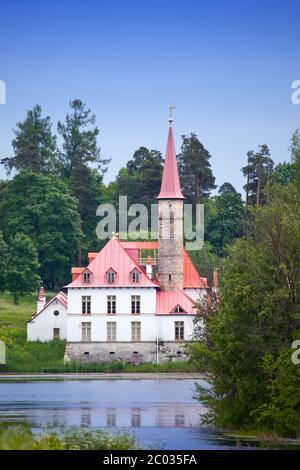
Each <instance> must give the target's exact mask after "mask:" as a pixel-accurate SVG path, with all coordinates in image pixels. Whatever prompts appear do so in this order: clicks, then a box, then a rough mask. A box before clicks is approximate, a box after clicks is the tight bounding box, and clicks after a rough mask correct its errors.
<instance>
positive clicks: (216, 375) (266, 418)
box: [192, 184, 300, 435]
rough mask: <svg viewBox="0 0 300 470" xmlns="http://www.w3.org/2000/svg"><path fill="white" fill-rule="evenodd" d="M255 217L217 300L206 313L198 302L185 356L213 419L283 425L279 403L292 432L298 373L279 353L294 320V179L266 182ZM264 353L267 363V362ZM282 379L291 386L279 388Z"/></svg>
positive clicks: (297, 241) (298, 311)
mask: <svg viewBox="0 0 300 470" xmlns="http://www.w3.org/2000/svg"><path fill="white" fill-rule="evenodd" d="M254 225H255V230H253V232H252V233H251V234H249V235H248V236H247V237H246V238H243V239H240V240H236V241H235V242H234V243H233V245H232V246H231V247H230V248H229V255H228V258H227V260H226V261H225V262H224V263H223V267H222V268H223V276H222V277H221V279H220V292H219V299H220V302H219V303H218V305H217V308H216V309H215V310H214V311H213V312H210V314H209V315H205V312H203V311H202V310H201V308H199V317H198V321H197V327H196V331H195V333H196V335H197V336H198V338H199V342H198V343H197V344H194V345H193V346H192V356H193V355H194V356H195V357H197V358H198V360H199V361H200V364H201V366H202V367H204V368H205V370H206V372H207V375H208V380H209V382H210V383H211V388H206V389H204V388H203V387H201V386H198V393H199V398H201V400H202V401H203V402H204V404H206V405H207V406H208V407H209V414H208V415H207V419H208V420H213V421H214V422H215V423H217V424H218V425H220V426H224V427H235V428H241V427H244V428H245V427H246V426H250V427H251V426H252V427H256V428H257V426H258V424H257V423H262V422H263V423H264V426H266V427H268V429H271V430H272V431H275V432H282V413H281V414H280V410H279V408H280V409H281V410H282V409H284V410H285V411H286V413H287V414H286V415H285V420H284V421H285V429H284V432H285V433H286V434H289V435H294V434H295V432H297V433H299V432H300V429H299V425H300V422H299V419H298V421H295V419H294V417H295V415H296V413H298V409H297V408H296V409H293V410H292V407H293V406H299V405H298V403H299V400H294V401H291V397H292V396H294V397H296V396H299V393H298V390H299V387H300V383H299V379H300V375H299V374H298V375H297V377H296V376H295V377H294V378H292V377H291V373H292V371H291V370H288V371H285V367H284V364H282V358H283V357H285V361H286V357H287V354H288V353H289V350H290V348H291V345H292V341H293V340H294V339H295V338H296V337H297V336H298V337H299V327H300V269H299V266H300V200H299V193H298V191H297V190H296V188H295V186H294V185H292V184H290V185H288V186H284V187H282V186H280V185H274V186H272V187H271V188H270V200H269V206H266V207H259V208H257V209H256V211H255V221H254ZM200 320H201V322H200ZM202 322H204V328H203V323H202ZM270 358H271V363H272V364H273V365H272V367H273V371H270V369H269V370H268V368H267V362H268V361H269V363H270ZM280 358H281V359H280ZM286 382H287V383H288V386H289V387H290V388H289V390H286V392H284V389H283V388H282V387H283V386H284V384H285V383H286ZM278 396H280V399H278ZM270 413H271V415H270ZM272 413H273V414H272ZM271 418H272V419H271ZM273 418H274V419H273ZM280 420H281V422H280Z"/></svg>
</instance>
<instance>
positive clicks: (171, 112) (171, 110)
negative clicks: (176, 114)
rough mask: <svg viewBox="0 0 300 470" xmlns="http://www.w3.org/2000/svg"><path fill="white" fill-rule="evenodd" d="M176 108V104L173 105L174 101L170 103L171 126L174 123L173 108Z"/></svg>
mask: <svg viewBox="0 0 300 470" xmlns="http://www.w3.org/2000/svg"><path fill="white" fill-rule="evenodd" d="M174 109H175V106H173V104H172V103H170V106H169V113H170V115H169V123H170V126H172V124H173V110H174Z"/></svg>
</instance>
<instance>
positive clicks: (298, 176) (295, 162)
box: [290, 129, 300, 189]
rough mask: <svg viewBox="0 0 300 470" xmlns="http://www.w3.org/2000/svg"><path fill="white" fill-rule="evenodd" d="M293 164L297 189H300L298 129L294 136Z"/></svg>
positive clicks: (299, 138)
mask: <svg viewBox="0 0 300 470" xmlns="http://www.w3.org/2000/svg"><path fill="white" fill-rule="evenodd" d="M290 150H291V154H292V164H293V166H294V171H295V180H296V185H297V188H299V189H300V130H299V129H297V130H296V131H295V132H294V134H293V135H292V140H291V146H290Z"/></svg>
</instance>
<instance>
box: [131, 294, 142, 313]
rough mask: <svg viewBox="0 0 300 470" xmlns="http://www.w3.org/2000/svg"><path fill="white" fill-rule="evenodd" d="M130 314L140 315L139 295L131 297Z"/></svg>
mask: <svg viewBox="0 0 300 470" xmlns="http://www.w3.org/2000/svg"><path fill="white" fill-rule="evenodd" d="M131 313H132V315H138V314H140V313H141V296H140V295H132V296H131Z"/></svg>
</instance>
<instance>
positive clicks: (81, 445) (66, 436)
mask: <svg viewBox="0 0 300 470" xmlns="http://www.w3.org/2000/svg"><path fill="white" fill-rule="evenodd" d="M138 448H140V447H139V445H138V442H137V440H136V438H135V437H133V436H131V435H130V434H127V433H124V432H119V433H117V434H110V433H108V432H106V431H103V430H100V429H93V430H91V429H83V428H69V429H65V430H63V431H61V432H59V431H51V430H50V431H45V432H43V433H42V434H40V435H37V434H34V433H33V432H32V431H31V429H30V426H29V425H28V424H23V425H15V424H2V425H0V450H136V449H138Z"/></svg>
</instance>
